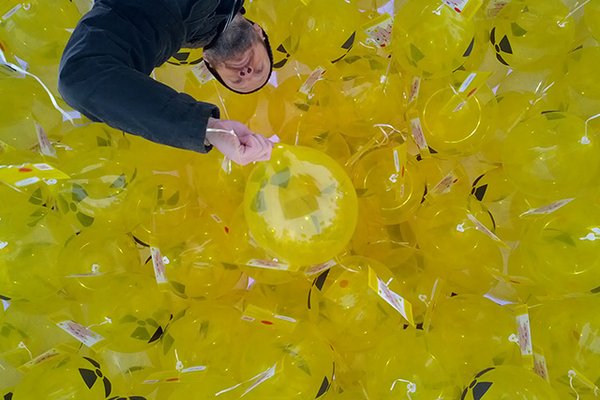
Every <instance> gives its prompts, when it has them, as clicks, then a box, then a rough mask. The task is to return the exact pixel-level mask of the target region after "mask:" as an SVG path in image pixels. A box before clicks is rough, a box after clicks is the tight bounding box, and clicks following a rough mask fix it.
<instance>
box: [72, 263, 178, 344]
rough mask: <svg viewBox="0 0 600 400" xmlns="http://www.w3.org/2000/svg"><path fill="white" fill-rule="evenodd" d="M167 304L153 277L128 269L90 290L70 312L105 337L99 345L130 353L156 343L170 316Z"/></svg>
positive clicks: (78, 320)
mask: <svg viewBox="0 0 600 400" xmlns="http://www.w3.org/2000/svg"><path fill="white" fill-rule="evenodd" d="M84 304H85V305H84ZM168 306H169V303H168V302H167V300H166V297H165V296H164V294H163V293H161V292H159V290H158V287H157V284H156V282H155V280H154V278H150V277H148V276H145V275H141V274H131V273H128V274H125V275H120V276H115V277H113V278H112V282H111V283H110V285H107V286H106V287H104V288H101V289H98V290H95V291H90V293H89V294H88V295H87V296H86V297H85V298H83V299H81V300H80V303H79V304H74V305H73V313H74V315H75V317H74V320H75V321H76V322H77V323H79V324H81V325H83V326H86V327H91V328H90V329H91V330H92V331H94V332H96V333H98V334H100V335H101V336H103V337H104V338H105V339H106V340H105V341H103V342H102V343H101V344H99V346H106V347H107V348H108V349H110V350H113V351H119V352H124V353H130V352H139V351H143V350H146V349H148V348H150V347H151V346H153V345H155V344H156V343H158V341H159V339H160V338H161V336H162V334H163V332H164V330H165V328H166V326H167V323H168V322H169V320H170V317H171V313H170V311H169V308H168Z"/></svg>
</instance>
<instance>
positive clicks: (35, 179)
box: [15, 176, 41, 187]
mask: <svg viewBox="0 0 600 400" xmlns="http://www.w3.org/2000/svg"><path fill="white" fill-rule="evenodd" d="M39 181H41V179H40V178H38V177H37V176H32V177H30V178H25V179H22V180H20V181H17V182H15V186H16V187H25V186H29V185H33V184H34V183H38V182H39Z"/></svg>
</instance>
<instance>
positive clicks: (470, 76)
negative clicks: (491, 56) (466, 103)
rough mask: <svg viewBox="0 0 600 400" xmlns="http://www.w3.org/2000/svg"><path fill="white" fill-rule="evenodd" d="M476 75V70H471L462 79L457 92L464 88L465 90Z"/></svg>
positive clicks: (462, 90) (461, 91)
mask: <svg viewBox="0 0 600 400" xmlns="http://www.w3.org/2000/svg"><path fill="white" fill-rule="evenodd" d="M476 76H477V73H476V72H471V73H470V74H469V75H468V76H467V77H466V78H465V80H464V81H463V83H462V85H460V87H459V88H458V92H459V93H463V92H464V91H465V90H467V88H468V87H469V85H470V84H471V82H473V79H475V77H476Z"/></svg>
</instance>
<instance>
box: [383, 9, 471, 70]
mask: <svg viewBox="0 0 600 400" xmlns="http://www.w3.org/2000/svg"><path fill="white" fill-rule="evenodd" d="M400 7H401V8H400V9H399V10H398V12H397V14H396V17H395V20H394V31H393V37H392V44H391V48H392V53H393V57H394V59H395V60H397V61H398V63H399V64H400V65H401V67H402V68H403V69H404V70H405V71H407V72H410V73H411V74H413V75H418V76H423V77H425V78H431V77H441V76H445V75H450V74H451V73H452V72H453V71H454V70H456V69H457V68H459V67H460V66H461V65H462V64H463V63H464V62H465V61H466V58H467V57H469V56H470V54H471V52H472V50H473V46H474V41H475V25H474V23H473V21H472V20H468V19H466V18H465V17H463V16H462V15H461V14H459V13H457V12H456V11H454V10H453V9H451V8H450V7H448V6H446V5H445V4H444V3H443V2H441V1H437V0H427V1H425V2H424V1H422V0H409V1H408V2H406V3H405V4H403V5H401V6H400Z"/></svg>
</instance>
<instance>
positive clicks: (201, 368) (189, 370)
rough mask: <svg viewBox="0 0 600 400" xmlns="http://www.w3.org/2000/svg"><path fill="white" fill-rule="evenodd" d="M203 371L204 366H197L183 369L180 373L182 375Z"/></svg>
mask: <svg viewBox="0 0 600 400" xmlns="http://www.w3.org/2000/svg"><path fill="white" fill-rule="evenodd" d="M204 370H206V366H204V365H197V366H195V367H188V368H184V369H182V370H181V371H180V372H181V373H183V374H185V373H186V372H199V371H204Z"/></svg>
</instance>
